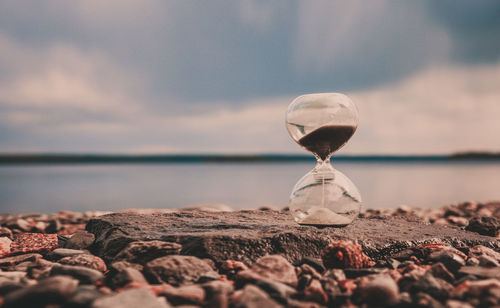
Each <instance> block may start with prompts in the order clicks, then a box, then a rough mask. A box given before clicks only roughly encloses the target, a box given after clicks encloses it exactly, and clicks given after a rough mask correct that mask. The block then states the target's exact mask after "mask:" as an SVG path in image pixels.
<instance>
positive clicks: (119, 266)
mask: <svg viewBox="0 0 500 308" xmlns="http://www.w3.org/2000/svg"><path fill="white" fill-rule="evenodd" d="M128 267H131V268H134V269H136V270H138V271H139V272H142V270H143V269H144V266H142V265H140V264H137V263H130V262H128V261H116V262H113V263H111V265H110V266H109V268H110V269H114V270H117V271H120V270H123V269H126V268H128Z"/></svg>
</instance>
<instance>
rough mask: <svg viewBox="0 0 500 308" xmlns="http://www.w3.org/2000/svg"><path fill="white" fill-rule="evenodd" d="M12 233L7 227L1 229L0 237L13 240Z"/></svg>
mask: <svg viewBox="0 0 500 308" xmlns="http://www.w3.org/2000/svg"><path fill="white" fill-rule="evenodd" d="M13 236H14V235H13V234H12V231H11V230H10V229H9V228H6V227H0V237H8V238H9V239H12V238H13Z"/></svg>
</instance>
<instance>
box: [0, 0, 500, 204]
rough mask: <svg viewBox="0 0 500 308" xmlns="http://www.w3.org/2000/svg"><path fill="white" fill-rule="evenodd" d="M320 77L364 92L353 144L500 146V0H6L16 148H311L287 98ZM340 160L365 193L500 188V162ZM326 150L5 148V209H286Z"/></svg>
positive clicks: (5, 44)
mask: <svg viewBox="0 0 500 308" xmlns="http://www.w3.org/2000/svg"><path fill="white" fill-rule="evenodd" d="M312 92H343V93H346V94H348V95H349V96H350V97H351V98H352V99H353V100H354V101H355V103H356V104H357V106H358V108H359V111H360V126H359V128H358V130H357V132H356V134H355V135H354V137H353V138H352V139H351V140H350V141H349V143H348V144H347V145H346V146H345V147H344V148H343V149H342V150H341V151H340V152H339V154H341V155H346V156H349V155H362V156H370V155H397V156H407V155H412V156H414V155H437V156H439V157H445V156H446V155H450V154H453V153H457V152H469V151H474V152H489V153H494V152H499V151H500V134H499V132H500V121H499V120H498V119H499V116H500V2H498V1H487V0H479V1H451V0H449V1H445V0H443V1H431V0H429V1H412V2H410V1H404V2H403V1H396V0H392V1H383V0H376V1H369V2H366V1H258V0H240V1H229V0H225V1H220V0H214V1H209V2H206V1H163V0H158V1H153V0H144V1H98V0H95V1H94V0H85V1H62V0H60V1H22V2H20V1H15V0H12V1H10V0H5V1H2V2H0V152H1V153H3V154H4V155H5V154H9V155H14V156H15V155H19V154H26V153H31V154H32V153H36V154H47V153H66V154H67V153H70V154H75V153H76V154H81V153H84V154H88V153H90V154H134V155H135V154H172V153H174V154H179V155H183V154H203V155H204V154H225V155H238V154H252V155H254V154H276V153H281V154H306V155H307V153H305V152H304V150H303V149H301V148H300V147H299V146H297V145H296V144H295V143H294V142H293V141H292V140H291V139H290V138H289V136H288V134H287V132H286V130H285V128H284V114H285V111H286V108H287V106H288V104H289V103H290V102H291V101H292V100H293V98H294V97H296V96H298V95H300V94H304V93H312ZM311 158H312V156H311ZM333 160H334V166H336V167H337V168H338V169H339V170H341V171H342V172H344V173H345V174H346V175H347V176H348V177H350V178H351V179H352V180H353V182H354V183H355V184H357V185H358V187H359V189H360V191H361V194H362V196H363V197H364V203H365V207H394V206H397V205H399V204H410V205H419V206H435V205H441V204H442V203H450V202H455V201H463V200H484V201H485V200H490V199H500V164H499V161H498V160H496V161H495V160H487V161H483V160H477V159H476V160H473V161H468V160H466V161H460V162H456V161H454V162H448V161H445V162H443V161H442V160H440V159H438V160H432V161H425V162H422V161H407V162H391V161H389V160H385V161H383V162H372V161H371V162H367V161H363V160H357V161H355V162H353V161H349V160H348V159H347V160H343V161H342V162H339V163H337V164H336V163H335V159H333ZM313 164H314V161H313V160H311V161H310V162H309V161H308V162H303V161H302V162H286V163H285V162H283V163H280V162H278V163H248V162H247V163H220V164H215V163H210V164H203V163H196V164H193V163H168V164H155V165H151V164H141V165H137V164H135V165H128V164H120V165H116V164H98V165H96V164H83V165H82V164H78V165H71V164H49V165H47V164H29V165H26V164H19V163H16V164H14V163H9V161H8V160H7V162H6V163H5V162H4V163H3V164H2V165H0V212H26V211H38V212H52V211H57V210H62V209H68V210H87V209H104V210H114V209H120V208H128V207H167V208H168V207H178V206H184V205H192V204H199V203H226V204H228V205H230V206H232V207H235V208H241V207H258V206H262V205H274V206H277V207H281V206H283V205H285V204H286V202H287V198H288V195H289V192H290V191H291V190H292V187H293V185H294V183H295V182H296V181H297V180H298V179H299V178H300V177H301V176H302V175H303V174H305V173H306V172H307V171H308V170H310V169H311V168H312V167H313Z"/></svg>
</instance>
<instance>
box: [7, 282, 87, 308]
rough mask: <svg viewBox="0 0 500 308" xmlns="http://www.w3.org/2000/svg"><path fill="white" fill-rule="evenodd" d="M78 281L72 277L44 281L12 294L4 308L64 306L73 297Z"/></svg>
mask: <svg viewBox="0 0 500 308" xmlns="http://www.w3.org/2000/svg"><path fill="white" fill-rule="evenodd" d="M77 285H78V281H77V280H75V279H72V278H70V277H65V276H56V277H51V278H47V279H43V280H41V281H39V282H38V284H36V285H32V286H29V287H26V288H22V289H19V290H17V291H14V292H11V293H9V294H8V295H6V296H5V298H4V305H3V307H4V308H19V307H23V308H30V307H33V308H34V307H43V306H45V305H51V304H52V305H58V304H59V305H62V304H64V303H65V302H66V300H67V299H68V298H69V297H70V296H71V295H72V293H73V292H74V290H75V289H76V287H77Z"/></svg>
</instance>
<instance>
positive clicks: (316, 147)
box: [299, 125, 356, 160]
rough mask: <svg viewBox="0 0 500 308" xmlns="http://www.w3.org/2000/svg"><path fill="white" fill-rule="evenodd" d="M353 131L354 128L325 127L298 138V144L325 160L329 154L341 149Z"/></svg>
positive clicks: (344, 126)
mask: <svg viewBox="0 0 500 308" xmlns="http://www.w3.org/2000/svg"><path fill="white" fill-rule="evenodd" d="M355 131H356V127H355V126H350V125H326V126H322V127H320V128H318V129H316V130H314V131H312V132H310V133H309V134H307V135H305V136H304V137H302V138H300V140H299V144H300V145H301V146H303V147H304V148H306V149H307V150H309V151H311V152H312V153H314V154H316V155H318V156H319V158H321V160H325V159H326V158H327V157H328V155H330V153H333V152H335V151H337V150H338V149H339V148H341V147H342V146H343V145H344V144H345V143H346V142H347V140H349V138H351V136H352V135H353V134H354V132H355Z"/></svg>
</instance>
